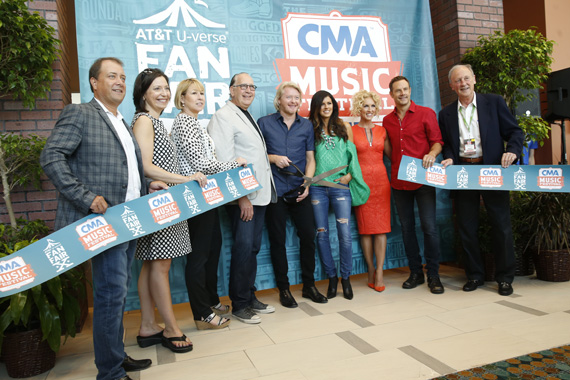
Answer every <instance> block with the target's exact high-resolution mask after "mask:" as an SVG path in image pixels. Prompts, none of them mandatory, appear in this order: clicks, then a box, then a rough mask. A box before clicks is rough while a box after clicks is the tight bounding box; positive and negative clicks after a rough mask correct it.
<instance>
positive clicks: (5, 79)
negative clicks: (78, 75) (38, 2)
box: [0, 0, 59, 108]
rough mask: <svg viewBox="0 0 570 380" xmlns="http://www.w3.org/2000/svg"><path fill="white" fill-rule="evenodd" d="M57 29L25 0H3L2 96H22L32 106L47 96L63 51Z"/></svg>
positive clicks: (0, 27) (0, 6) (0, 41)
mask: <svg viewBox="0 0 570 380" xmlns="http://www.w3.org/2000/svg"><path fill="white" fill-rule="evenodd" d="M54 35H55V29H54V28H52V27H51V26H50V25H49V24H48V23H47V21H46V20H45V19H44V18H43V17H41V16H40V15H39V14H38V13H37V12H34V13H30V12H29V11H28V7H27V5H26V1H25V0H4V1H1V2H0V95H11V96H12V97H13V98H14V99H21V100H22V103H23V104H24V106H26V107H29V108H32V107H33V106H34V104H35V102H36V99H37V98H45V97H47V91H49V89H50V85H51V81H52V79H53V71H52V64H53V62H54V61H55V60H56V59H57V57H58V54H59V49H58V46H59V40H58V39H57V38H55V37H54Z"/></svg>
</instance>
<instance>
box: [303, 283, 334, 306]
mask: <svg viewBox="0 0 570 380" xmlns="http://www.w3.org/2000/svg"><path fill="white" fill-rule="evenodd" d="M303 298H310V299H311V301H313V302H315V303H327V302H329V301H328V300H327V297H325V296H323V295H322V294H321V293H320V292H319V289H317V287H316V286H315V285H313V286H309V287H307V288H303Z"/></svg>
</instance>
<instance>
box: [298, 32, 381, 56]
mask: <svg viewBox="0 0 570 380" xmlns="http://www.w3.org/2000/svg"><path fill="white" fill-rule="evenodd" d="M298 41H299V46H300V47H301V48H302V49H303V50H304V51H306V52H307V53H309V54H311V55H314V56H318V55H321V54H325V53H327V52H328V51H329V49H333V50H334V51H335V52H336V53H344V54H348V55H349V56H351V57H355V56H357V55H362V54H366V55H368V56H369V57H371V58H377V57H378V54H377V53H376V50H375V49H374V45H373V44H372V40H371V39H370V35H369V34H368V29H367V28H366V27H365V26H362V25H360V26H358V27H357V28H356V30H355V28H354V26H348V25H341V26H340V27H339V28H335V30H333V28H332V27H331V25H326V24H325V25H318V24H306V25H304V26H302V27H301V28H300V29H299V34H298Z"/></svg>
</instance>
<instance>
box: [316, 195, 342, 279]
mask: <svg viewBox="0 0 570 380" xmlns="http://www.w3.org/2000/svg"><path fill="white" fill-rule="evenodd" d="M310 194H311V204H312V205H313V213H314V215H315V225H316V228H317V247H318V248H319V255H320V257H321V261H322V263H323V266H324V267H325V272H326V274H327V276H328V277H329V278H330V277H334V276H336V275H337V270H336V265H335V262H334V259H333V256H332V252H331V243H330V240H329V206H330V205H332V208H333V211H334V215H335V219H336V230H337V233H338V249H339V258H340V276H341V277H342V278H345V279H346V278H348V277H349V276H350V273H351V271H352V237H351V236H350V212H351V207H352V206H351V202H352V198H351V197H350V190H349V189H348V187H347V188H346V190H343V189H335V188H333V187H325V186H311V187H310Z"/></svg>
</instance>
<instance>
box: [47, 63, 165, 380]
mask: <svg viewBox="0 0 570 380" xmlns="http://www.w3.org/2000/svg"><path fill="white" fill-rule="evenodd" d="M125 79H126V77H125V72H124V70H123V63H122V62H121V61H120V60H119V59H117V58H113V57H107V58H100V59H98V60H96V61H95V63H93V65H92V66H91V68H90V70H89V83H90V86H91V91H93V95H94V98H93V99H92V100H91V101H90V102H89V103H84V104H72V105H69V106H67V107H65V109H64V110H63V112H62V113H61V116H60V117H59V120H58V121H57V123H56V125H55V127H54V129H53V132H52V134H51V136H50V137H49V139H48V140H47V143H46V146H45V148H44V150H43V152H42V155H41V158H40V162H41V164H42V166H43V168H44V171H45V173H46V174H47V176H48V177H49V178H50V180H51V181H52V182H53V184H54V185H55V187H56V189H57V190H58V192H59V199H58V200H59V202H58V205H57V214H56V221H55V228H56V229H60V228H63V227H65V226H67V225H68V224H70V223H73V222H75V221H77V220H78V219H81V218H83V217H84V216H87V215H89V214H91V213H95V214H104V213H105V211H106V210H107V208H108V207H111V206H115V205H118V204H120V203H123V202H125V201H129V200H132V199H136V198H138V197H140V196H141V195H145V194H146V193H147V188H148V187H149V186H150V189H151V191H154V190H159V189H163V188H167V187H168V186H166V184H165V183H163V182H160V181H156V182H152V183H149V181H147V180H146V179H145V177H144V172H143V167H142V161H141V153H140V150H139V147H138V145H137V142H136V140H135V139H134V137H133V134H132V132H131V130H130V128H128V127H127V124H126V123H125V121H124V120H123V117H122V115H121V113H120V112H119V110H118V107H119V105H120V104H121V102H122V101H123V98H124V97H125V91H126V88H125ZM135 248H136V240H132V241H130V242H127V243H123V244H119V245H117V246H115V247H112V248H109V249H108V250H106V251H104V252H102V253H100V254H99V255H97V256H95V257H93V258H92V259H91V264H92V272H93V284H94V289H95V293H94V296H93V347H94V354H95V365H96V366H97V370H98V374H97V379H98V380H115V379H122V380H124V379H130V377H129V376H127V375H126V372H127V371H139V370H142V369H145V368H148V367H149V366H150V365H151V361H150V359H143V360H134V359H132V358H131V357H129V356H127V355H126V354H125V350H124V344H123V314H124V311H125V300H126V296H127V289H128V286H129V281H130V274H131V264H132V261H133V258H134V252H135Z"/></svg>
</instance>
